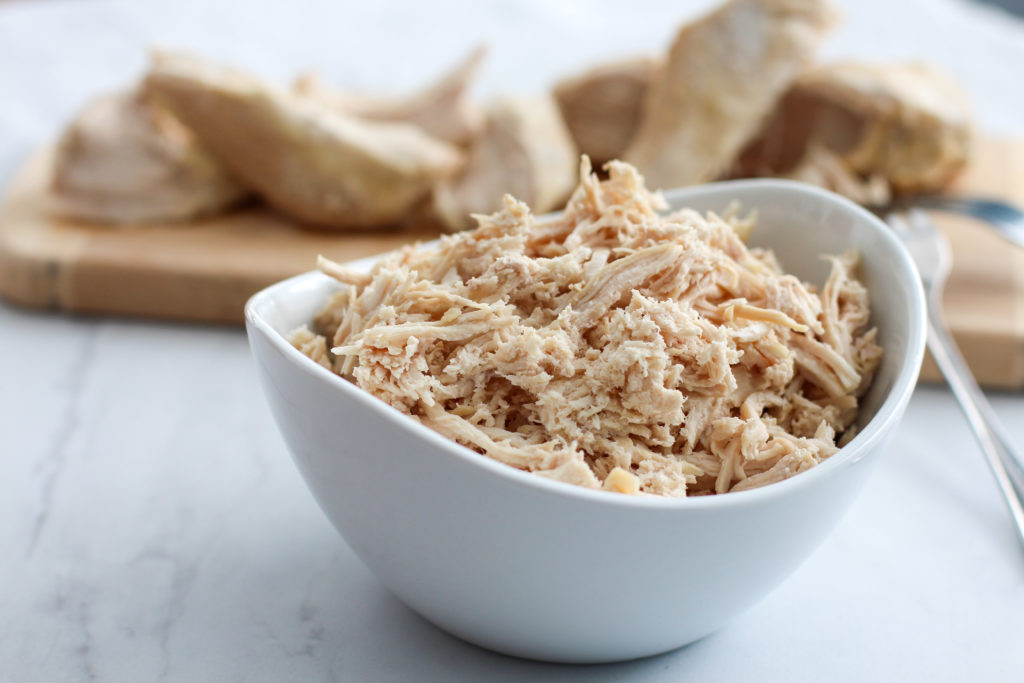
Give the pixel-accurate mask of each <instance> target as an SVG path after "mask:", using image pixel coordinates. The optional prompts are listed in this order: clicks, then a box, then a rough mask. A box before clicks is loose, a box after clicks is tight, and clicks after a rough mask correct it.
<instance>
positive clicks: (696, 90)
mask: <svg viewBox="0 0 1024 683" xmlns="http://www.w3.org/2000/svg"><path fill="white" fill-rule="evenodd" d="M834 20H835V15H834V12H833V10H832V8H831V6H830V5H829V4H828V3H827V2H826V1H825V0H730V2H727V3H725V4H724V5H722V6H721V7H720V8H718V9H717V10H715V11H714V12H712V13H711V14H708V15H707V16H705V17H703V18H701V19H698V20H697V21H694V22H692V23H690V24H687V25H686V26H683V28H682V29H680V31H679V33H678V35H676V38H675V40H674V41H673V43H672V46H671V47H670V48H669V51H668V55H667V56H666V58H665V63H664V65H663V66H662V67H661V69H660V70H659V72H658V74H657V75H656V76H655V78H654V79H653V81H652V82H651V85H650V88H649V92H648V94H647V101H646V104H645V109H644V116H643V119H642V120H641V122H640V126H639V128H638V130H637V132H636V135H635V137H634V138H633V140H632V141H631V143H630V145H629V148H628V149H627V150H626V152H625V155H624V156H623V158H624V159H625V160H626V161H628V162H630V163H632V164H634V165H636V166H637V167H638V168H640V170H641V171H642V172H643V173H644V175H645V177H646V178H647V180H648V182H649V183H650V184H651V185H652V186H654V187H662V188H670V187H681V186H684V185H693V184H695V183H701V182H706V181H708V180H713V179H714V178H716V177H718V176H719V175H720V174H721V173H723V172H725V171H726V170H728V167H729V165H730V164H731V163H732V161H733V159H735V157H736V154H737V153H738V152H739V151H740V150H741V149H742V148H743V146H744V145H745V144H746V143H747V142H748V141H749V140H750V139H751V138H752V137H753V136H754V134H755V133H757V131H758V130H759V129H760V127H761V125H762V123H763V122H764V120H765V118H766V117H767V116H768V114H770V113H771V111H772V110H773V109H774V107H775V103H776V101H777V100H778V98H779V97H780V96H781V95H782V94H783V93H784V92H785V91H786V89H787V88H788V87H789V86H790V84H791V83H792V82H793V81H794V80H796V78H797V77H798V76H799V75H800V74H801V73H802V72H803V71H804V70H805V69H806V68H807V67H808V66H810V64H811V62H812V60H813V57H814V52H815V49H816V48H817V46H818V43H819V42H820V41H821V39H822V38H823V37H824V35H825V33H826V31H827V30H828V29H829V28H830V27H831V26H832V24H833V23H834Z"/></svg>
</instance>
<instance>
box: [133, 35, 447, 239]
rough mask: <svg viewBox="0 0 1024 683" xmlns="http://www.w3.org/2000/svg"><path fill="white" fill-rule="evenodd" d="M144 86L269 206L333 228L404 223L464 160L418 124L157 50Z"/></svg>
mask: <svg viewBox="0 0 1024 683" xmlns="http://www.w3.org/2000/svg"><path fill="white" fill-rule="evenodd" d="M146 83H147V87H148V88H149V89H150V90H151V91H152V92H153V93H154V95H155V96H156V97H158V98H159V101H160V102H163V103H166V105H167V106H168V107H169V108H170V109H171V110H172V111H173V112H174V113H175V115H177V116H178V117H179V118H180V119H181V120H182V121H183V122H184V123H185V124H186V125H187V126H189V127H190V128H191V129H192V130H193V131H195V133H196V135H197V136H198V137H199V138H200V139H202V140H203V141H204V142H206V143H207V144H208V145H209V146H210V147H211V148H212V149H213V150H214V151H215V152H216V153H217V154H218V155H219V156H220V157H221V159H223V161H224V163H226V164H227V165H228V166H229V167H231V169H232V170H234V171H235V172H236V173H237V174H238V175H239V176H241V177H242V178H244V179H245V181H246V182H247V183H249V184H250V185H251V186H252V187H253V188H254V189H256V190H257V191H258V192H259V194H260V195H261V196H262V197H263V198H264V199H266V201H267V202H268V203H269V204H271V205H272V206H274V207H275V208H277V209H279V210H280V211H281V212H283V213H285V214H287V215H289V216H292V217H294V218H297V219H298V220H300V221H304V222H307V223H310V224H314V225H319V226H322V227H326V228H338V229H343V228H351V227H376V226H382V225H388V224H392V223H394V222H396V221H398V220H400V219H401V218H402V217H403V216H405V214H406V213H407V212H408V211H409V210H410V209H411V208H412V207H413V206H415V205H416V203H417V202H419V201H421V200H422V199H424V198H425V197H426V196H427V194H428V192H429V190H430V188H431V187H432V186H433V184H434V183H435V182H437V181H438V180H439V179H441V178H443V177H445V176H446V175H448V174H450V173H452V172H453V171H454V170H455V169H456V168H457V167H458V165H459V163H460V159H461V156H460V154H459V152H458V151H457V150H456V149H455V148H454V147H452V146H451V145H449V144H447V143H445V142H442V141H440V140H436V139H434V138H432V137H430V136H428V135H427V134H425V133H424V132H422V131H421V130H420V129H419V128H416V127H415V126H412V125H409V124H402V123H383V122H368V121H361V120H359V119H355V118H352V117H346V116H344V115H342V114H340V113H338V112H336V111H333V110H332V109H331V108H330V107H328V106H326V105H324V104H323V103H321V102H317V101H315V100H312V99H308V98H300V97H298V96H296V95H294V94H292V93H289V92H286V91H283V90H279V89H276V88H274V87H271V86H269V85H267V84H264V83H262V82H261V81H259V80H257V79H255V78H253V77H251V76H249V75H247V74H244V73H241V72H238V71H235V70H232V69H228V68H224V67H221V66H218V65H215V64H211V63H209V62H205V61H202V60H199V59H196V58H193V57H189V56H186V55H179V54H165V53H160V54H157V55H155V56H154V63H153V68H152V71H151V72H150V74H149V76H148V77H147V79H146Z"/></svg>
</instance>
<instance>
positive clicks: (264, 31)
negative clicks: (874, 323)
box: [0, 0, 1024, 681]
mask: <svg viewBox="0 0 1024 683" xmlns="http://www.w3.org/2000/svg"><path fill="white" fill-rule="evenodd" d="M709 4H710V3H708V2H689V3H687V2H674V3H658V2H641V1H637V0H627V1H622V0H619V1H616V2H589V3H588V2H560V3H556V2H543V1H541V0H521V1H513V0H502V1H499V2H490V3H469V2H466V3H457V2H440V1H434V2H415V3H413V2H410V3H397V2H376V3H370V2H359V3H342V2H337V3H329V2H319V3H318V2H312V1H311V0H306V1H302V2H296V1H293V2H287V3H284V2H282V3H269V2H221V3H212V2H201V1H199V0H187V1H186V0H178V1H176V2H173V3H153V2H148V3H139V2H136V3H128V2H87V1H84V0H82V1H77V2H0V179H4V178H7V177H8V176H9V174H10V173H11V172H12V171H13V170H14V169H15V168H16V167H17V165H18V164H19V163H20V162H21V161H22V160H23V158H24V156H25V155H26V154H28V153H29V152H30V151H31V150H32V149H34V148H35V147H37V146H38V145H40V144H43V143H44V142H46V141H48V140H50V139H51V138H52V137H53V136H54V135H55V134H56V133H57V131H58V130H59V128H60V126H61V125H62V123H63V122H64V121H66V120H67V118H68V117H69V116H71V115H72V114H73V112H74V111H75V109H76V108H78V107H79V106H81V104H82V103H83V102H84V101H85V99H87V98H88V97H89V96H91V95H92V94H94V93H96V92H98V91H100V90H104V89H111V88H117V87H120V86H123V85H124V84H126V83H127V82H128V81H130V80H131V79H132V78H133V77H135V76H136V75H137V74H138V73H139V72H140V71H141V70H142V69H143V68H144V64H145V50H146V48H147V46H150V45H161V46H166V47H183V48H193V49H196V50H200V51H201V52H203V53H206V54H209V55H211V56H216V57H220V58H223V59H225V60H228V61H231V62H234V63H236V64H237V65H239V66H245V67H248V68H251V69H253V70H255V71H257V72H259V73H261V74H264V75H266V76H268V77H271V78H274V79H278V80H282V81H283V80H286V79H287V78H289V77H290V76H291V75H293V74H294V73H295V72H296V71H297V70H299V69H302V68H306V67H311V66H315V67H318V68H319V69H320V70H321V71H323V72H324V73H325V75H327V76H328V77H329V78H331V79H332V80H335V81H337V82H339V83H342V84H347V85H351V86H355V87H365V88H372V89H377V90H380V89H385V90H396V91H397V90H401V89H402V88H405V87H411V86H414V85H416V84H419V83H421V82H423V81H424V80H426V79H429V78H430V77H432V76H433V75H435V74H437V73H439V72H440V71H441V70H443V69H444V68H445V67H446V66H447V65H449V64H450V63H452V62H454V61H455V60H456V59H457V58H458V57H459V56H460V55H462V54H463V53H464V52H465V51H467V50H468V49H469V48H470V47H471V46H473V45H475V44H477V43H478V42H481V41H483V42H487V43H488V44H489V45H490V46H491V49H492V51H491V55H490V59H489V62H488V64H487V67H486V69H485V71H484V73H483V75H482V80H481V83H480V84H479V88H478V94H480V95H481V96H482V97H486V96H490V95H493V94H495V93H498V92H531V91H539V90H541V89H543V88H545V87H547V86H548V85H549V84H550V83H552V82H553V81H554V80H556V79H557V78H558V77H559V76H562V75H565V74H568V73H571V72H573V71H574V70H575V69H577V68H579V67H581V66H583V65H587V64H590V63H593V62H594V61H596V60H601V59H605V58H613V57H615V56H619V55H629V54H637V53H644V52H655V51H658V50H661V49H663V48H664V47H665V45H666V43H667V41H668V39H669V37H670V35H671V34H672V32H673V31H674V28H675V26H676V25H677V24H678V23H679V21H680V20H681V19H683V18H685V17H688V16H692V14H693V13H694V12H695V11H697V10H698V9H700V8H703V7H706V6H708V5H709ZM841 4H842V7H843V10H844V14H845V15H846V20H845V23H844V24H843V25H842V26H841V27H840V28H839V29H838V30H837V31H836V32H835V34H834V35H833V36H832V38H831V39H830V41H829V42H828V43H827V45H826V46H825V48H824V50H823V52H824V54H825V55H826V56H828V57H846V56H858V57H871V58H876V59H896V58H899V59H903V58H919V59H926V60H928V61H930V62H933V63H936V64H938V65H941V66H943V67H945V68H946V69H947V70H948V71H950V72H951V73H953V74H954V75H956V76H957V77H959V79H960V80H961V81H962V82H963V83H964V85H965V87H966V88H967V89H968V90H969V91H970V93H971V96H972V99H973V101H974V104H975V107H976V112H977V118H978V121H979V125H980V126H981V127H982V128H983V129H985V130H986V131H989V132H992V133H998V134H1003V135H1018V136H1020V135H1024V113H1022V112H1024V88H1022V85H1024V81H1022V76H1021V73H1022V72H1021V69H1022V65H1024V24H1021V23H1019V22H1016V21H1015V20H1011V19H1009V18H1008V17H1006V16H1004V15H999V14H997V13H995V12H992V11H989V10H984V9H980V8H979V7H978V6H975V5H968V4H966V3H963V2H957V1H954V0H913V1H910V0H908V1H899V0H887V1H880V0H856V1H849V2H844V3H841ZM996 404H997V409H998V410H999V412H1000V413H1001V414H1002V416H1003V417H1004V419H1005V421H1006V423H1007V426H1008V428H1009V430H1010V432H1011V434H1012V435H1013V436H1014V438H1015V439H1016V441H1017V443H1018V444H1024V395H1022V394H1020V393H1017V394H1013V395H1003V396H999V397H997V401H996ZM1022 646H1024V550H1022V548H1021V546H1020V544H1019V543H1018V542H1017V540H1016V539H1015V537H1014V532H1013V528H1012V526H1011V524H1010V522H1009V520H1008V516H1007V514H1006V512H1005V510H1004V509H1003V504H1002V502H1001V500H1000V498H999V496H998V494H997V492H996V489H995V487H994V485H993V482H992V480H991V477H990V476H989V474H988V472H987V471H986V469H985V466H984V465H983V462H982V458H981V455H980V453H979V452H977V449H976V448H975V445H974V442H973V441H972V439H971V436H970V433H969V432H968V430H967V427H966V424H965V423H964V421H963V419H962V418H961V417H960V415H959V413H958V411H957V410H956V407H955V404H954V403H953V400H952V398H951V397H950V395H949V394H948V392H947V391H945V390H944V389H941V388H920V389H919V390H918V392H917V393H916V394H915V397H914V399H913V401H912V403H911V406H910V409H909V411H908V415H907V418H906V420H905V422H904V424H903V425H902V427H901V428H900V430H899V433H898V435H897V437H896V439H895V442H894V443H893V445H892V447H891V449H890V451H889V452H888V453H887V454H886V456H885V458H884V459H883V461H882V462H881V463H880V464H879V466H878V468H877V470H876V471H875V473H874V475H873V477H872V479H871V480H870V482H869V483H868V485H867V487H866V488H865V490H864V492H863V494H862V495H861V496H860V498H859V499H858V501H857V503H856V504H855V506H854V508H853V509H852V510H851V511H850V513H849V514H848V515H847V516H846V518H845V519H844V520H843V522H842V523H841V525H840V526H839V528H838V529H837V530H836V532H835V534H834V535H833V536H831V537H830V539H829V540H828V541H827V542H826V543H825V544H824V545H823V546H822V547H821V549H820V550H819V551H818V552H817V553H816V554H815V555H814V556H813V557H812V558H811V559H810V560H809V561H808V562H807V563H806V564H805V565H804V566H803V567H802V568H801V569H800V570H799V571H798V572H797V573H796V574H794V575H793V576H792V577H791V578H790V579H789V580H788V581H787V582H786V583H785V584H784V585H783V586H782V587H781V588H779V589H778V590H777V591H776V592H775V593H773V594H772V595H771V596H769V597H768V598H767V599H766V600H765V601H764V602H763V603H761V604H760V605H758V606H757V607H755V608H754V609H753V610H751V611H750V612H749V613H747V614H746V615H744V616H742V617H740V618H738V619H737V620H736V621H735V622H734V623H733V624H731V625H729V626H728V627H726V628H725V629H723V630H722V631H720V632H719V633H717V634H715V635H712V636H710V637H708V638H706V639H704V640H703V641H700V642H698V643H696V644H694V645H691V646H689V647H686V648H684V649H682V650H678V651H676V652H673V653H670V654H667V655H664V656H661V657H656V658H652V659H647V660H642V661H637V662H631V663H625V664H619V665H613V666H604V667H568V666H554V665H543V664H536V663H532V662H525V661H521V660H515V659H511V658H507V657H502V656H499V655H494V654H491V653H488V652H486V651H483V650H480V649H478V648H475V647H473V646H470V645H466V644H463V643H461V642H460V641H457V640H455V639H453V638H451V637H449V636H447V635H446V634H444V633H442V632H440V631H438V630H436V629H435V628H434V627H432V626H430V625H429V624H427V623H425V622H424V621H422V620H421V619H420V618H418V617H417V616H416V615H414V614H412V613H411V612H409V611H408V610H407V609H406V608H404V607H403V606H402V605H401V604H400V603H398V602H397V601H396V600H395V599H394V598H392V597H391V596H390V595H389V594H388V593H387V592H386V591H385V590H384V589H383V588H381V587H380V585H379V584H378V583H376V581H375V580H374V579H373V578H372V576H370V574H369V573H368V572H367V570H366V569H365V568H364V567H363V565H362V564H361V563H360V562H359V561H358V560H357V559H356V558H355V557H354V556H353V555H352V553H351V551H350V550H349V549H348V548H347V546H345V544H344V542H343V541H341V539H340V538H339V537H338V536H337V534H336V533H335V532H334V531H333V529H332V528H331V527H330V525H329V524H328V523H327V521H326V520H325V518H324V517H323V515H322V514H321V513H320V511H319V510H318V509H317V508H316V505H315V503H314V502H313V500H312V498H311V496H310V495H309V494H308V493H307V491H306V489H305V487H304V485H303V484H302V482H301V480H300V479H299V476H298V474H297V473H296V471H295V469H294V467H293V466H292V464H291V462H290V460H289V458H288V455H287V453H286V451H285V448H284V445H283V443H282V442H281V440H280V438H279V437H278V435H277V431H276V429H275V427H274V426H273V424H272V422H271V418H270V415H269V412H268V410H267V408H266V406H265V404H264V402H263V399H262V396H261V395H260V392H259V388H258V386H257V383H256V379H255V375H254V369H253V367H252V363H251V361H250V359H249V356H248V349H247V346H246V342H245V338H244V335H243V333H242V332H241V331H240V330H237V329H230V328H215V327H203V326H190V325H172V324H163V323H149V322H136V321H125V320H119V319H107V318H76V317H69V316H58V315H51V314H41V313H32V312H25V311H21V310H17V309H12V308H10V307H8V306H6V305H4V304H0V680H2V681H8V680H9V681H52V680H89V679H95V680H104V681H106V680H113V681H122V680H124V681H149V680H175V681H204V680H216V681H235V680H239V681H243V680H244V681H283V680H296V681H313V680H340V681H353V680H354V681H361V680H366V681H378V680H385V681H390V680H416V681H420V680H438V681H450V680H496V681H521V680H556V679H557V680H581V681H605V680H608V681H611V680H623V679H625V678H627V677H628V678H630V679H631V680H641V681H679V680H699V681H738V680H757V681H844V680H845V681H867V680H872V681H873V680H894V681H906V680H920V681H963V680H977V681H1019V680H1024V655H1022V654H1021V648H1022Z"/></svg>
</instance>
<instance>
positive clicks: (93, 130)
mask: <svg viewBox="0 0 1024 683" xmlns="http://www.w3.org/2000/svg"><path fill="white" fill-rule="evenodd" d="M51 191H52V197H53V199H54V206H55V210H56V211H57V212H58V213H60V214H62V215H64V216H67V217H70V218H75V219H79V220H83V221H88V222H93V223H114V224H117V223H161V222H177V221H186V220H189V219H192V218H196V217H199V216H206V215H209V214H215V213H218V212H220V211H222V210H224V209H226V208H227V207H229V206H231V205H232V204H235V203H236V202H238V201H239V200H240V199H241V198H242V197H243V196H245V194H246V190H245V188H244V187H243V186H242V184H241V183H240V182H239V181H238V180H237V179H236V177H235V176H234V174H232V173H231V172H230V171H228V169H227V168H226V167H225V166H224V165H223V164H221V163H220V161H219V160H218V159H217V158H216V157H215V156H214V155H213V154H212V153H211V152H210V151H209V150H208V149H207V148H206V147H205V146H204V145H203V144H201V143H200V142H199V141H198V140H197V139H196V137H195V136H194V135H193V134H192V133H191V132H190V131H189V130H188V129H187V128H185V127H184V126H183V125H182V124H181V123H180V122H179V121H178V120H177V119H176V118H175V117H174V116H173V115H171V114H170V113H169V112H167V111H166V110H164V109H162V108H161V107H159V106H156V105H155V104H154V103H153V102H151V101H149V100H148V99H147V98H145V97H144V96H143V95H142V94H140V93H138V92H125V93H118V94H114V95H105V96H102V97H99V98H97V99H95V100H93V101H92V102H91V103H90V104H89V105H88V106H87V107H86V108H85V109H84V110H83V111H82V112H81V113H80V114H79V115H78V117H77V118H76V119H75V120H74V121H73V122H72V123H71V125H70V126H69V127H68V129H67V131H65V133H64V135H63V137H62V138H61V140H60V143H59V145H58V146H57V154H56V158H55V161H54V168H53V178H52V185H51Z"/></svg>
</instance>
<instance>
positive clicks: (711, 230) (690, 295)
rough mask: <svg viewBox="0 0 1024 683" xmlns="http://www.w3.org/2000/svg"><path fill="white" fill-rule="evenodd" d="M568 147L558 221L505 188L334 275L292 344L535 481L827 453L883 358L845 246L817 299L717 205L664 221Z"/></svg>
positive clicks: (613, 486)
mask: <svg viewBox="0 0 1024 683" xmlns="http://www.w3.org/2000/svg"><path fill="white" fill-rule="evenodd" d="M608 170H609V178H608V180H606V181H599V180H598V178H597V177H596V176H595V175H593V174H592V173H591V169H590V163H589V161H588V160H587V159H586V157H584V160H583V163H582V167H581V181H580V184H579V186H578V187H577V188H576V190H575V192H574V193H573V195H572V198H571V200H570V202H569V204H568V206H567V208H566V210H565V212H564V213H562V214H559V215H557V216H555V217H551V218H544V219H537V218H535V217H534V215H533V214H532V213H531V212H530V209H529V208H528V207H527V206H526V205H525V204H524V203H522V202H519V201H517V200H515V199H513V198H512V197H510V196H506V197H505V200H504V207H503V208H502V209H501V210H500V211H498V212H497V213H494V214H493V215H490V216H481V217H479V223H480V224H479V227H477V228H476V229H475V230H473V231H470V232H465V233H461V234H458V235H451V236H447V237H445V238H443V239H442V240H441V242H440V244H439V245H438V246H436V247H432V248H427V247H408V248H406V249H403V250H401V251H399V252H396V253H394V254H392V255H391V256H389V257H386V258H384V259H383V260H381V261H380V262H378V263H377V264H376V265H375V266H374V267H373V269H372V271H371V272H370V273H369V274H365V273H359V272H350V271H349V270H348V269H346V268H345V267H343V266H339V265H337V264H333V263H330V262H328V261H321V269H322V270H323V271H324V272H326V273H327V274H328V275H331V276H332V277H334V278H335V279H337V280H338V281H339V288H338V290H337V292H336V293H335V294H334V295H333V297H332V298H331V300H330V301H329V302H328V303H327V305H326V307H325V308H324V309H323V310H322V311H321V312H320V313H319V314H318V315H317V316H316V318H315V320H314V321H313V327H312V329H308V328H302V329H300V330H297V331H296V332H295V333H294V334H293V337H292V342H293V343H294V345H295V346H296V347H297V348H299V349H300V350H301V351H302V352H303V353H305V354H306V355H308V356H310V357H311V358H313V360H315V361H317V362H319V363H321V364H322V365H324V366H325V367H329V368H330V369H332V370H333V371H334V372H336V373H338V374H340V375H341V376H343V377H345V378H346V379H348V380H350V381H351V382H353V383H355V384H356V385H357V386H359V387H361V388H363V389H365V390H366V391H368V392H370V393H371V394H373V395H374V396H376V397H377V398H379V399H381V400H383V401H385V402H386V403H388V404H390V405H391V406H393V407H395V408H396V409H398V410H400V411H402V412H403V413H406V414H407V415H410V416H412V417H413V418H415V419H417V420H419V421H420V422H421V423H423V424H424V425H426V426H428V427H430V428H432V429H434V430H436V431H437V432H439V433H440V434H442V435H444V436H446V437H448V438H450V439H453V440H454V441H456V442H458V443H460V444H462V445H464V446H467V447H469V448H471V449H473V450H476V451H477V452H479V453H482V454H485V455H487V456H489V457H491V458H494V459H495V460H498V461H500V462H503V463H505V464H507V465H510V466H512V467H516V468H519V469H521V470H526V471H529V472H533V473H535V474H537V475H539V476H544V477H549V478H552V479H557V480H560V481H565V482H570V483H574V484H579V485H581V486H586V487H590V488H603V489H605V490H609V491H616V492H621V493H638V494H657V495H663V496H673V497H680V496H686V495H702V494H712V493H725V492H727V491H736V490H742V489H747V488H753V487H757V486H763V485H765V484H770V483H772V482H776V481H780V480H782V479H785V478H787V477H790V476H793V475H795V474H797V473H799V472H802V471H804V470H806V469H807V468H809V467H812V466H814V465H815V464H817V463H819V462H821V461H822V460H824V459H826V458H828V457H830V456H831V455H833V454H834V453H835V452H836V451H837V450H838V447H837V445H836V444H837V437H839V438H842V436H843V435H844V433H846V434H849V433H850V432H851V430H852V429H853V427H852V425H853V423H854V420H855V418H856V415H857V404H858V397H859V396H860V395H861V394H862V393H863V392H864V391H865V390H866V389H867V387H868V385H869V383H870V380H871V377H872V375H873V373H874V371H875V368H876V366H877V364H878V362H879V359H880V357H881V353H882V350H881V348H880V347H879V346H878V345H877V344H876V343H875V330H874V329H868V321H869V316H870V311H869V305H868V296H867V292H866V290H865V288H864V286H863V285H862V284H861V283H860V282H859V281H858V280H857V279H856V278H855V277H854V270H855V267H856V264H857V257H856V255H854V254H845V255H842V256H835V257H830V261H831V264H832V269H831V275H830V276H829V277H828V280H827V281H826V282H825V284H824V285H823V287H822V288H821V290H820V291H818V290H816V288H815V287H813V286H811V285H809V284H806V283H802V282H800V281H799V280H798V279H797V278H795V277H793V276H792V275H787V274H785V273H783V272H782V271H781V269H780V268H779V266H778V265H777V263H776V261H775V259H774V257H773V256H772V254H771V253H770V252H767V251H762V250H758V249H750V248H748V247H747V246H746V245H745V244H744V243H743V241H742V240H741V239H740V237H739V235H738V234H737V231H736V230H735V229H734V227H733V224H734V223H736V224H738V225H740V226H743V227H746V226H747V224H746V223H744V222H742V221H739V220H738V219H736V218H732V217H730V214H726V217H720V216H718V215H715V214H707V215H706V216H702V215H700V214H698V213H697V212H695V211H693V210H688V209H684V210H681V211H676V212H674V213H671V214H669V215H663V214H662V213H659V211H661V210H663V209H664V208H665V206H664V201H663V200H662V199H661V197H660V195H657V194H653V193H649V192H648V191H647V190H646V189H645V188H644V186H643V179H642V177H641V176H640V175H639V174H638V173H637V171H636V170H635V169H634V168H633V167H632V166H629V165H628V164H625V163H621V162H612V163H611V164H609V165H608Z"/></svg>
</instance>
